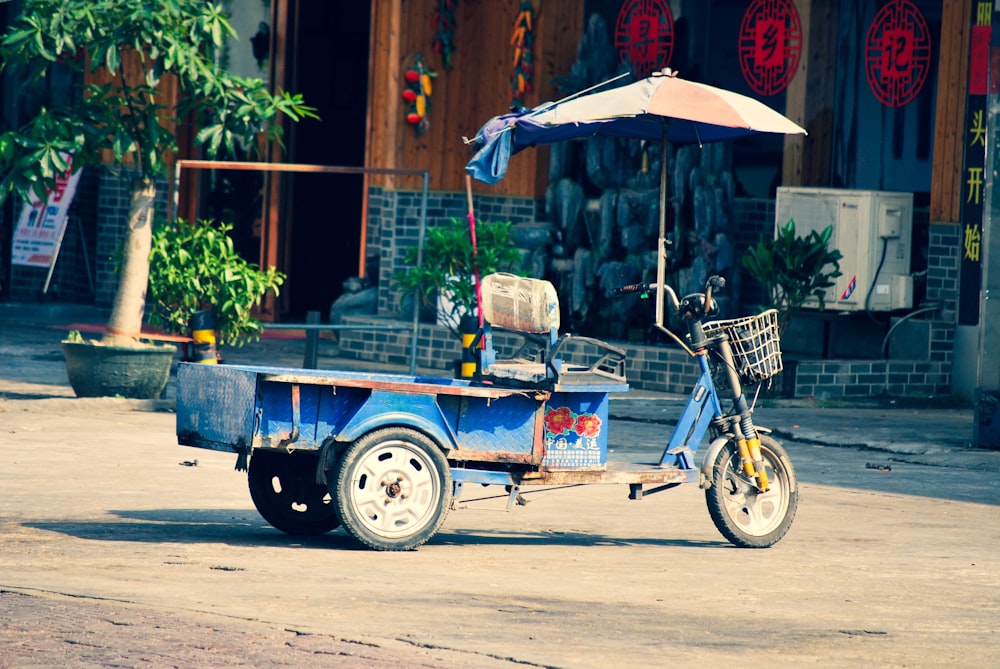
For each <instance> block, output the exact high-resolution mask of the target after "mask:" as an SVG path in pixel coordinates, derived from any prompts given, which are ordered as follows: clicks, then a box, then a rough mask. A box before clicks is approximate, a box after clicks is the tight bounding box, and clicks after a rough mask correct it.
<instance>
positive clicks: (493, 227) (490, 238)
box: [395, 218, 521, 338]
mask: <svg viewBox="0 0 1000 669" xmlns="http://www.w3.org/2000/svg"><path fill="white" fill-rule="evenodd" d="M403 261H404V262H405V263H406V264H408V265H412V267H408V268H406V269H404V270H400V271H399V272H397V273H396V276H395V281H396V286H397V287H399V288H400V289H401V290H403V291H413V292H414V293H416V294H417V296H418V298H419V299H420V301H421V302H422V303H423V304H424V305H428V306H431V307H433V309H434V311H435V314H436V316H437V320H438V322H440V323H443V324H445V325H447V327H448V328H449V329H450V330H451V331H452V333H453V334H455V336H456V337H458V338H461V326H460V322H461V318H462V317H463V316H473V317H474V316H477V308H478V303H477V300H476V288H475V270H476V268H477V267H478V269H479V276H480V277H483V276H486V275H487V274H491V273H493V272H511V271H514V270H515V269H517V268H518V267H519V266H520V264H521V252H520V251H518V249H517V247H515V246H514V241H513V239H512V238H511V224H510V223H509V222H494V223H489V222H480V223H479V224H478V225H477V226H476V252H475V255H473V249H472V235H471V234H470V231H469V225H468V223H466V222H465V221H462V220H459V219H457V218H452V219H451V220H450V221H449V222H448V223H445V224H442V225H438V226H435V227H433V228H430V229H429V230H428V231H427V235H426V238H425V239H424V246H423V257H422V262H421V264H420V265H417V249H416V248H411V249H409V250H408V251H407V253H406V256H405V257H404V259H403ZM442 298H443V299H442ZM473 331H475V329H473Z"/></svg>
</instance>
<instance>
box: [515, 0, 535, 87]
mask: <svg viewBox="0 0 1000 669" xmlns="http://www.w3.org/2000/svg"><path fill="white" fill-rule="evenodd" d="M534 20H535V8H534V6H533V5H532V4H531V0H524V1H523V2H521V3H520V4H519V5H518V8H517V19H516V20H515V21H514V34H513V35H511V37H510V44H511V46H513V47H514V63H513V66H514V71H513V73H512V74H511V78H510V99H511V102H512V103H514V104H516V105H523V104H524V94H525V93H530V92H531V91H532V80H533V79H534V74H535V66H534V58H533V55H534V54H533V50H534V44H535V28H534Z"/></svg>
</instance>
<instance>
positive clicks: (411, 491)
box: [331, 428, 452, 551]
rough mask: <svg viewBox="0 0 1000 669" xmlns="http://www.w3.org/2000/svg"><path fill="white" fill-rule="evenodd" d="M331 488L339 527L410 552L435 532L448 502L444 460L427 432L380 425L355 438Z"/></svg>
mask: <svg viewBox="0 0 1000 669" xmlns="http://www.w3.org/2000/svg"><path fill="white" fill-rule="evenodd" d="M335 485H336V487H335V488H332V489H331V492H332V493H333V498H334V502H335V504H336V507H337V513H338V514H339V516H340V519H341V522H343V524H344V529H345V530H347V532H348V533H349V534H351V536H353V537H354V538H355V539H357V540H358V541H360V542H361V543H362V544H364V545H366V546H368V547H370V548H375V549H377V550H383V551H405V550H411V549H413V548H416V547H417V546H420V545H421V544H423V543H425V542H426V541H427V540H428V539H430V538H431V537H432V536H434V534H436V533H437V531H438V529H439V528H440V527H441V524H442V523H443V522H444V519H445V516H446V515H447V514H448V508H449V507H450V506H451V496H452V480H451V469H449V467H448V460H447V459H446V458H445V456H444V453H443V452H442V451H441V449H440V448H439V447H438V445H437V444H436V443H435V442H434V441H433V440H432V439H430V438H429V437H427V436H426V435H424V434H422V433H420V432H417V431H416V430H412V429H408V428H384V429H381V430H376V431H374V432H370V433H369V434H367V435H365V436H363V437H362V438H360V439H358V440H357V441H356V442H354V443H353V444H352V445H351V446H350V447H349V448H348V449H347V450H346V451H345V452H344V454H343V456H342V457H341V459H340V462H339V463H338V465H337V476H336V483H335Z"/></svg>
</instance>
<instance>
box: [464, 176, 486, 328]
mask: <svg viewBox="0 0 1000 669" xmlns="http://www.w3.org/2000/svg"><path fill="white" fill-rule="evenodd" d="M465 194H466V197H467V198H468V200H469V237H470V238H471V239H472V277H473V280H474V281H475V285H476V314H477V315H478V316H479V327H480V328H481V327H483V286H482V283H481V282H480V281H479V258H478V255H479V247H478V245H477V244H476V214H475V210H474V209H473V208H472V177H471V176H470V175H468V174H466V175H465Z"/></svg>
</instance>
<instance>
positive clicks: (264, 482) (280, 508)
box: [247, 450, 340, 535]
mask: <svg viewBox="0 0 1000 669" xmlns="http://www.w3.org/2000/svg"><path fill="white" fill-rule="evenodd" d="M318 464H319V459H318V455H317V454H316V453H313V452H310V451H295V452H292V453H277V452H272V451H262V450H255V451H254V452H253V455H252V456H251V457H250V468H249V471H248V472H247V481H248V483H249V485H250V498H251V499H252V500H253V503H254V506H256V507H257V512H258V513H260V515H261V516H262V517H263V518H264V520H266V521H267V522H269V523H270V524H271V525H272V526H273V527H275V528H276V529H279V530H281V531H282V532H284V533H286V534H294V535H316V534H323V533H325V532H329V531H331V530H335V529H337V527H338V526H339V525H340V518H338V517H337V509H336V507H335V506H334V504H333V498H332V497H331V496H330V493H329V492H328V491H327V489H326V486H324V485H321V484H319V483H316V467H317V465H318Z"/></svg>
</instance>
